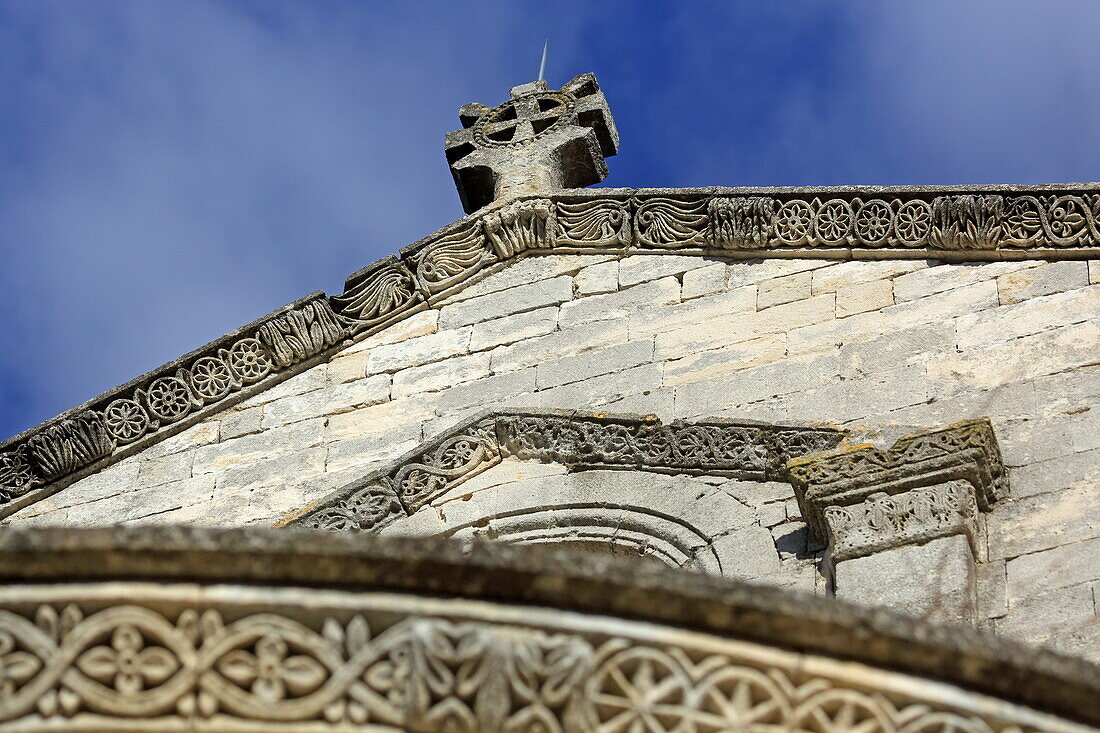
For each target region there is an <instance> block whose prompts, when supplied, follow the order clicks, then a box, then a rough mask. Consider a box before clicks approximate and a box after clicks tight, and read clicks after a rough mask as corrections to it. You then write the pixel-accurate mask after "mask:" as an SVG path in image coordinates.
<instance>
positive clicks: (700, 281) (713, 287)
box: [680, 262, 728, 300]
mask: <svg viewBox="0 0 1100 733" xmlns="http://www.w3.org/2000/svg"><path fill="white" fill-rule="evenodd" d="M727 270H728V267H727V265H726V263H724V262H716V263H715V264H713V265H707V266H706V267H700V268H698V269H696V270H688V271H687V272H685V273H684V276H683V278H681V287H680V297H681V298H683V299H684V300H690V299H692V298H698V297H701V296H703V295H713V294H714V293H720V292H722V291H723V290H725V289H726V272H727Z"/></svg>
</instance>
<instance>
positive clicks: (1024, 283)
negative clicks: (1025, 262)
mask: <svg viewBox="0 0 1100 733" xmlns="http://www.w3.org/2000/svg"><path fill="white" fill-rule="evenodd" d="M1088 284H1089V270H1088V263H1087V262H1083V261H1080V260H1078V261H1072V260H1070V261H1066V262H1049V263H1045V264H1041V265H1037V266H1035V267H1028V268H1026V269H1023V270H1019V271H1017V272H1011V273H1008V274H1006V275H1001V276H1000V277H998V278H997V290H998V292H999V293H1000V297H1001V304H1002V305H1010V304H1012V303H1019V302H1021V301H1024V300H1027V299H1028V298H1034V297H1036V296H1039V295H1050V294H1051V293H1060V292H1062V291H1064V290H1072V289H1074V288H1083V287H1085V286H1087V285H1088Z"/></svg>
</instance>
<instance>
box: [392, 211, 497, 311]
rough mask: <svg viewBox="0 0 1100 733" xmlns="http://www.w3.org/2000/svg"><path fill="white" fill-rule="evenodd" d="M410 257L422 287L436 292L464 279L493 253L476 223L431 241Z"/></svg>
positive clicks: (430, 292)
mask: <svg viewBox="0 0 1100 733" xmlns="http://www.w3.org/2000/svg"><path fill="white" fill-rule="evenodd" d="M410 259H411V261H412V263H413V265H414V271H415V273H416V278H417V281H418V282H419V283H420V286H421V287H422V288H423V289H424V291H425V292H426V293H427V294H429V295H432V294H435V293H438V292H441V291H443V290H446V289H447V288H449V287H451V286H453V285H457V284H458V283H460V282H462V281H463V280H465V279H466V278H468V277H469V276H470V275H472V274H474V273H475V272H477V271H478V270H480V269H481V267H482V266H483V264H484V263H485V262H486V261H488V260H491V259H492V255H490V254H489V251H488V250H487V249H486V247H485V238H484V236H483V235H482V234H481V232H480V230H479V228H478V227H477V225H476V222H475V223H472V224H469V225H467V226H464V227H462V228H461V229H458V230H457V231H454V232H451V233H450V234H447V235H444V236H442V237H440V238H438V239H436V240H434V241H432V242H430V243H429V244H428V245H427V246H426V247H424V248H423V249H421V250H420V251H419V252H417V253H416V254H414V255H413V256H412V257H411V258H410Z"/></svg>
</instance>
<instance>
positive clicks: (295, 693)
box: [0, 582, 1094, 733]
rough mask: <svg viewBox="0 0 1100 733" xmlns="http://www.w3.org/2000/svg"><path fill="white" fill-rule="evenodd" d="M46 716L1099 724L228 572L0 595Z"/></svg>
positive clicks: (595, 620) (784, 660)
mask: <svg viewBox="0 0 1100 733" xmlns="http://www.w3.org/2000/svg"><path fill="white" fill-rule="evenodd" d="M307 598H308V601H309V602H308V603H304V602H303V601H305V600H306V599H307ZM865 633H866V632H865ZM58 729H64V730H69V731H83V730H89V731H91V730H95V731H101V730H142V731H160V730H165V731H169V730H209V731H236V730H270V731H284V730H285V731H290V730H294V731H326V730H360V729H362V730H409V731H471V732H473V731H536V730H537V731H563V732H564V731H606V732H609V733H610V732H612V731H634V730H637V731H653V732H654V733H674V732H693V733H694V732H701V731H723V730H744V731H757V732H759V733H765V732H768V731H828V732H829V733H857V732H864V733H918V732H919V731H929V730H937V731H939V730H958V731H967V732H968V733H1008V732H1011V733H1030V732H1031V731H1066V732H1067V733H1068V732H1070V731H1081V732H1082V733H1083V732H1084V731H1090V730H1094V729H1092V728H1088V727H1086V726H1083V725H1079V724H1075V723H1072V722H1069V721H1068V720H1065V719H1063V718H1059V717H1056V716H1054V715H1051V714H1048V713H1044V712H1040V711H1037V710H1034V709H1030V708H1027V707H1024V706H1021V705H1019V704H1015V703H1012V702H1008V701H1004V700H998V699H996V698H991V697H987V696H984V695H982V694H978V693H975V692H970V691H967V690H964V689H960V688H958V687H954V686H952V685H948V684H943V683H936V682H932V681H929V680H925V679H920V678H917V677H912V676H909V675H906V674H900V673H896V672H890V671H886V670H884V669H878V668H875V667H873V666H866V665H862V664H856V663H853V662H851V661H839V660H835V659H831V658H829V657H827V656H821V655H815V654H805V653H796V652H792V651H786V650H784V649H781V648H776V647H772V646H768V645H765V644H760V643H753V642H747V641H738V640H736V639H731V638H724V637H722V636H719V635H715V634H711V633H701V632H691V631H686V630H683V629H677V628H674V627H668V626H662V625H655V624H652V623H639V622H636V621H631V620H626V619H615V618H607V617H603V616H593V615H587V614H580V613H562V612H561V611H556V610H548V609H544V608H537V607H525V606H513V605H505V604H492V603H485V602H483V601H477V602H469V601H466V600H463V599H461V598H458V599H449V600H441V599H433V598H430V597H423V596H416V595H413V594H404V593H402V594H396V593H376V592H346V591H333V590H317V589H313V590H307V589H302V588H293V587H267V588H255V587H247V586H241V585H220V586H212V587H211V586H198V587H195V586H191V585H173V584H167V585H164V584H154V583H141V582H129V583H126V582H123V583H118V582H115V583H111V584H98V585H97V584H95V583H91V584H83V585H73V586H56V585H47V586H33V585H29V586H25V587H22V588H17V589H15V588H13V589H11V590H9V591H7V592H5V594H4V595H3V596H0V730H19V731H38V730H58Z"/></svg>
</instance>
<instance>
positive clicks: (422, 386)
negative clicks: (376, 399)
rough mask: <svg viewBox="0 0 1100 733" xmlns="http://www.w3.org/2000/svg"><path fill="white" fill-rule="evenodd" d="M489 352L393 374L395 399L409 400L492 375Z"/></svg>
mask: <svg viewBox="0 0 1100 733" xmlns="http://www.w3.org/2000/svg"><path fill="white" fill-rule="evenodd" d="M489 359H490V356H489V354H488V353H485V352H481V353H477V354H469V355H467V356H456V357H454V358H451V359H445V360H443V361H437V362H433V363H431V364H425V365H424V366H418V367H411V368H409V369H402V370H401V371H399V372H396V373H395V374H394V375H393V397H394V399H397V398H398V397H406V396H408V395H412V394H417V393H418V392H434V391H437V390H440V389H444V388H446V387H449V386H451V385H454V384H460V383H462V382H469V381H470V380H473V379H480V378H482V377H487V376H489Z"/></svg>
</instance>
